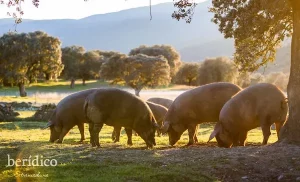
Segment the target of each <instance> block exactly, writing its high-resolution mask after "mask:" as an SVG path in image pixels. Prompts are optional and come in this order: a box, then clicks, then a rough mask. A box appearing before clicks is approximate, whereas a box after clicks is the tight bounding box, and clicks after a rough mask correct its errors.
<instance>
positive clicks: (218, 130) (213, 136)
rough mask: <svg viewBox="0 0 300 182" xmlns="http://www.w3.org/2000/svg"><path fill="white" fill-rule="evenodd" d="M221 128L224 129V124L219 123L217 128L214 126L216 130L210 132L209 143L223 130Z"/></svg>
mask: <svg viewBox="0 0 300 182" xmlns="http://www.w3.org/2000/svg"><path fill="white" fill-rule="evenodd" d="M221 129H222V125H221V124H220V123H217V124H216V126H215V128H214V131H213V132H212V133H211V134H210V136H209V139H208V141H207V143H208V142H209V141H211V140H212V139H213V138H215V136H216V135H217V134H218V133H219V132H220V131H221Z"/></svg>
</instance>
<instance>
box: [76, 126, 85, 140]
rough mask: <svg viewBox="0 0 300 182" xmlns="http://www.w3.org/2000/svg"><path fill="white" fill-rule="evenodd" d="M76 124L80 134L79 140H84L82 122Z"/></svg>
mask: <svg viewBox="0 0 300 182" xmlns="http://www.w3.org/2000/svg"><path fill="white" fill-rule="evenodd" d="M77 126H78V129H79V132H80V135H81V139H80V142H83V140H85V137H84V123H80V124H78V125H77Z"/></svg>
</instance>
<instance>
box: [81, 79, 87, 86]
mask: <svg viewBox="0 0 300 182" xmlns="http://www.w3.org/2000/svg"><path fill="white" fill-rule="evenodd" d="M82 85H83V86H86V84H85V78H83V79H82Z"/></svg>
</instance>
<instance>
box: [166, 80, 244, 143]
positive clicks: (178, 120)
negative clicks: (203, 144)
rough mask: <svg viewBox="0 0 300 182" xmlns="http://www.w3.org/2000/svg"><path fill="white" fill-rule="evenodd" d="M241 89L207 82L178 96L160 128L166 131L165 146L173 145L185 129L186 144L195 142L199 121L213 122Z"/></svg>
mask: <svg viewBox="0 0 300 182" xmlns="http://www.w3.org/2000/svg"><path fill="white" fill-rule="evenodd" d="M240 90H241V88H240V87H239V86H237V85H234V84H232V83H223V82H219V83H211V84H207V85H203V86H200V87H197V88H194V89H192V90H189V91H186V92H184V93H182V94H181V95H179V96H178V97H177V98H176V99H175V100H174V102H173V104H172V105H171V107H170V108H169V110H168V112H167V114H166V116H165V119H164V122H163V127H162V132H163V133H166V132H168V135H169V143H170V145H172V146H173V145H174V144H175V143H176V142H177V141H178V140H179V139H180V137H181V135H182V133H183V132H184V131H185V130H186V129H188V132H189V142H188V145H191V144H194V143H195V142H198V139H197V136H196V133H197V125H198V124H200V123H203V122H217V121H218V120H219V113H220V111H221V109H222V107H223V105H224V104H225V103H226V102H227V101H228V100H229V99H230V98H231V97H232V96H233V95H234V94H236V93H237V92H239V91H240Z"/></svg>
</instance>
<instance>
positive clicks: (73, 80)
mask: <svg viewBox="0 0 300 182" xmlns="http://www.w3.org/2000/svg"><path fill="white" fill-rule="evenodd" d="M74 86H75V79H74V78H72V79H71V85H70V88H74Z"/></svg>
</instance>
